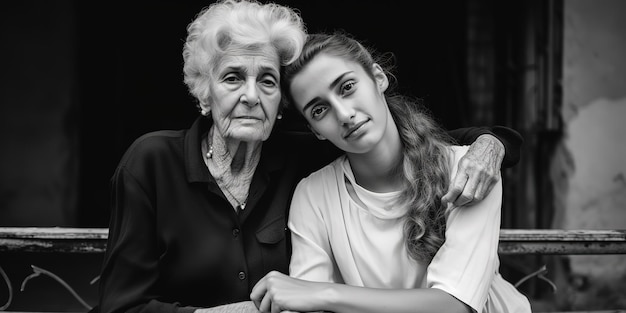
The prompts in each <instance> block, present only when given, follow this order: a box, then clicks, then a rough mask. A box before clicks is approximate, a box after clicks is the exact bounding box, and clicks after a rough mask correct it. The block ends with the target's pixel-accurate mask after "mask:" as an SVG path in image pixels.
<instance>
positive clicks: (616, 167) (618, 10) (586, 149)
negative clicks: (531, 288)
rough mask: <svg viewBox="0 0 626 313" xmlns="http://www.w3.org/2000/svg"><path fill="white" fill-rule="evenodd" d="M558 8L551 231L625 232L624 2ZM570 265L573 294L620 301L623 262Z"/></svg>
mask: <svg viewBox="0 0 626 313" xmlns="http://www.w3.org/2000/svg"><path fill="white" fill-rule="evenodd" d="M564 6H565V7H564V9H565V11H564V12H565V16H564V17H565V19H564V20H565V24H564V63H563V84H564V85H563V91H564V94H563V96H564V99H563V101H564V102H563V111H562V116H563V121H564V130H565V139H564V140H563V142H562V143H561V146H560V147H559V149H558V150H557V151H558V152H557V154H556V156H555V158H554V159H553V170H552V178H553V180H554V182H555V186H556V208H557V212H556V216H555V219H554V227H555V228H565V229H581V228H582V229H626V18H625V17H626V1H622V0H603V1H590V0H566V1H564ZM570 265H571V270H572V272H573V273H574V275H579V277H584V279H583V281H585V283H583V284H580V285H579V286H577V287H578V288H579V290H578V291H580V292H587V293H588V294H591V293H593V294H595V296H594V297H597V296H599V298H598V299H599V300H598V301H602V300H600V299H602V298H603V297H611V298H614V299H619V298H624V297H623V294H622V296H615V295H617V294H621V293H622V292H623V288H624V285H626V283H625V281H626V256H624V255H609V256H606V255H605V256H571V257H570ZM603 286H604V287H603ZM620 286H621V287H620ZM603 288H605V289H604V290H605V291H604V292H600V291H598V290H601V289H603ZM594 289H595V290H594ZM620 290H621V291H620ZM590 298H591V297H590ZM616 301H625V300H623V299H622V300H616ZM620 303H623V302H620ZM605 304H606V303H605Z"/></svg>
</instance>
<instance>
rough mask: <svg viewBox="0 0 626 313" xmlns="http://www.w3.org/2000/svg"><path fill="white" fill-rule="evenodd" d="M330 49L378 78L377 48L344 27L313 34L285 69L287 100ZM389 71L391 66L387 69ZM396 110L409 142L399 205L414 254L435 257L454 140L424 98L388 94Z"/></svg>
mask: <svg viewBox="0 0 626 313" xmlns="http://www.w3.org/2000/svg"><path fill="white" fill-rule="evenodd" d="M320 53H325V54H329V55H333V56H338V57H341V58H344V59H346V60H351V61H354V62H356V63H358V64H360V65H361V66H362V67H363V68H364V69H365V70H366V72H367V73H369V75H370V77H371V78H372V79H374V76H373V73H372V66H373V64H374V63H378V64H380V65H381V67H388V64H385V63H387V62H376V60H375V59H374V57H373V55H374V53H373V50H368V49H367V48H365V47H364V46H363V45H362V44H360V43H359V42H358V41H357V40H355V39H353V38H352V37H351V36H350V35H348V34H346V33H343V32H336V33H334V34H313V35H309V38H308V39H307V42H306V44H305V46H304V49H303V52H302V54H301V55H300V57H299V58H298V60H296V61H295V62H293V63H292V64H291V65H289V66H287V67H285V68H283V73H282V79H281V81H282V84H283V86H282V87H283V88H282V90H284V93H285V94H284V95H283V99H284V100H285V101H287V103H293V97H292V96H291V94H290V92H289V86H290V85H291V82H292V81H293V78H294V76H295V75H297V74H298V73H299V72H300V71H301V70H302V69H303V68H304V67H305V66H306V65H307V64H308V63H309V62H310V61H311V60H312V59H313V58H314V57H315V56H316V55H319V54H320ZM386 72H387V73H388V76H390V77H393V76H392V75H391V74H389V69H386ZM385 98H386V99H387V104H388V106H389V110H390V112H391V115H392V117H393V119H394V121H395V123H396V125H397V127H398V131H399V133H400V139H401V141H402V145H403V149H402V150H403V158H402V162H401V163H400V164H398V168H397V173H399V175H402V176H403V177H404V179H403V181H404V182H403V183H404V189H403V191H402V193H401V196H400V198H399V199H398V205H403V206H408V207H409V210H408V212H407V216H406V221H405V225H404V235H405V237H406V246H407V250H408V252H409V255H410V256H411V257H412V258H413V259H415V260H418V261H425V262H430V260H432V258H433V257H434V255H435V253H437V250H439V248H440V247H441V245H442V244H443V242H444V241H445V229H446V218H447V211H446V210H445V208H444V207H443V206H442V203H441V197H443V195H444V194H445V192H446V190H447V188H448V184H449V180H450V178H449V173H450V165H449V160H448V146H449V145H450V144H452V139H451V138H450V137H448V136H447V134H446V133H445V132H444V131H443V130H442V129H441V128H440V127H439V126H438V125H437V124H436V123H435V122H434V120H433V119H432V118H431V117H430V116H429V113H428V111H427V110H426V109H425V107H424V106H423V103H422V102H421V101H420V100H414V99H410V98H408V97H405V96H402V95H398V94H391V93H390V91H389V89H388V91H387V92H386V93H385Z"/></svg>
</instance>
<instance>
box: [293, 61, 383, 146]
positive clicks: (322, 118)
mask: <svg viewBox="0 0 626 313" xmlns="http://www.w3.org/2000/svg"><path fill="white" fill-rule="evenodd" d="M371 70H372V71H373V74H374V75H373V76H374V79H372V77H371V76H370V75H368V73H367V72H366V71H365V69H363V67H362V66H361V65H359V64H357V63H355V62H352V61H347V60H345V59H342V58H340V57H337V56H333V55H329V54H324V53H322V54H319V55H317V56H316V57H314V58H313V60H311V62H310V63H309V64H308V65H306V66H305V67H304V68H303V70H302V71H301V72H300V73H298V74H297V75H296V76H295V77H294V79H293V81H292V83H291V85H290V92H291V95H292V96H293V100H294V102H295V106H296V108H297V109H298V110H299V111H300V113H302V114H303V115H304V117H305V118H306V120H307V122H308V123H309V126H310V127H311V129H312V130H313V132H314V133H315V134H316V135H317V136H318V138H320V139H328V140H330V141H331V142H332V143H333V144H334V145H335V146H337V147H338V148H340V149H341V150H343V151H346V152H348V153H366V152H368V151H370V150H371V149H372V148H373V147H374V146H376V144H378V143H379V142H380V141H381V139H382V138H383V137H384V135H385V131H386V128H387V125H388V124H389V123H388V121H389V119H391V116H390V114H389V111H388V108H387V104H386V102H385V98H384V94H383V92H384V91H385V90H386V88H387V86H388V81H387V77H386V76H385V74H384V73H383V72H382V70H381V69H380V67H379V66H378V65H375V66H374V67H373V68H372V69H371Z"/></svg>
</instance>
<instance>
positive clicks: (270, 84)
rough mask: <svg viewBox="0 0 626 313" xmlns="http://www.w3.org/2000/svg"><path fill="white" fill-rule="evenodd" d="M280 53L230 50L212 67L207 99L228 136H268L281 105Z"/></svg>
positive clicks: (219, 127)
mask: <svg viewBox="0 0 626 313" xmlns="http://www.w3.org/2000/svg"><path fill="white" fill-rule="evenodd" d="M279 68H280V66H279V60H278V56H277V55H276V53H274V51H273V50H272V49H267V51H260V52H258V51H257V52H252V51H249V50H237V51H230V52H229V53H228V54H227V55H226V56H224V57H223V58H222V60H221V62H219V64H218V66H217V68H216V69H214V70H213V73H212V75H213V79H212V82H211V90H210V94H211V98H210V99H209V101H207V103H208V105H209V106H210V110H211V115H212V117H213V121H214V122H215V126H216V127H217V130H218V131H219V132H220V133H221V134H222V136H223V137H224V138H225V139H227V140H228V139H231V140H240V141H249V142H250V141H262V140H266V139H267V138H268V137H269V135H270V133H271V131H272V127H273V126H274V122H275V121H276V116H277V115H278V109H279V105H280V98H281V93H280V83H279V79H280V72H279Z"/></svg>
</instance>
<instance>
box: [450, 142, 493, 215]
mask: <svg viewBox="0 0 626 313" xmlns="http://www.w3.org/2000/svg"><path fill="white" fill-rule="evenodd" d="M504 153H505V151H504V145H503V144H502V142H500V140H498V138H496V137H494V136H492V135H481V136H479V137H478V138H477V139H476V141H474V143H472V145H471V146H470V147H469V150H468V151H467V154H465V155H464V156H463V157H462V158H461V160H459V168H458V170H457V172H456V175H455V177H454V178H453V179H452V181H450V187H449V188H448V192H447V193H446V194H445V195H444V196H443V197H442V198H441V201H442V202H443V203H444V204H445V203H452V204H453V205H454V206H455V207H458V206H462V205H469V204H472V203H473V202H479V201H481V200H482V199H484V198H485V196H486V195H487V194H488V193H489V191H491V188H492V187H493V186H494V184H495V183H496V182H497V181H498V179H500V166H501V165H502V160H503V159H504Z"/></svg>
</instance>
